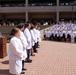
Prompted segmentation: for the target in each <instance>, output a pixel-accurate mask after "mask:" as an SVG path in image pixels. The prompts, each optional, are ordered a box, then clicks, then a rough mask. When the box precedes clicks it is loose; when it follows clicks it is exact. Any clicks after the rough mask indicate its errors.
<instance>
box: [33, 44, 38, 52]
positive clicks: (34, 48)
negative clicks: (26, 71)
mask: <svg viewBox="0 0 76 75" xmlns="http://www.w3.org/2000/svg"><path fill="white" fill-rule="evenodd" d="M36 48H37V43H35V45H34V46H33V50H34V52H37V50H36Z"/></svg>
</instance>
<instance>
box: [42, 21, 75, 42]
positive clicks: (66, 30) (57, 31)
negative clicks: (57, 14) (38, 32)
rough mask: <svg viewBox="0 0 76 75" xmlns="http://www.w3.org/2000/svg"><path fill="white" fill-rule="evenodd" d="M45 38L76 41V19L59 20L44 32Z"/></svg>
mask: <svg viewBox="0 0 76 75" xmlns="http://www.w3.org/2000/svg"><path fill="white" fill-rule="evenodd" d="M43 36H44V40H51V41H58V42H61V41H62V42H71V43H76V21H75V22H74V23H72V22H71V21H70V22H64V21H62V22H59V24H55V25H53V26H51V27H50V28H49V29H47V30H44V32H43Z"/></svg>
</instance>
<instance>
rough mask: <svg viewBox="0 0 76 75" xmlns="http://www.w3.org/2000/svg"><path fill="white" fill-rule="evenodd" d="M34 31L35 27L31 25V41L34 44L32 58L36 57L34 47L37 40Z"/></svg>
mask: <svg viewBox="0 0 76 75" xmlns="http://www.w3.org/2000/svg"><path fill="white" fill-rule="evenodd" d="M33 29H34V25H31V28H30V33H31V37H32V40H31V42H32V50H31V56H35V54H34V49H33V47H34V45H35V42H36V39H35V35H34V32H33Z"/></svg>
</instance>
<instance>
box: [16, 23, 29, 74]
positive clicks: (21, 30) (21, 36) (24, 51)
mask: <svg viewBox="0 0 76 75" xmlns="http://www.w3.org/2000/svg"><path fill="white" fill-rule="evenodd" d="M17 28H19V30H20V40H21V42H22V44H23V53H24V55H25V58H24V59H23V60H22V71H24V70H26V69H25V68H24V61H25V59H26V58H27V52H26V48H27V46H28V43H27V40H26V37H25V36H24V33H23V30H24V25H23V24H19V25H18V26H17ZM21 74H25V73H24V72H21Z"/></svg>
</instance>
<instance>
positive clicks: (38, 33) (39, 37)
mask: <svg viewBox="0 0 76 75" xmlns="http://www.w3.org/2000/svg"><path fill="white" fill-rule="evenodd" d="M37 41H38V42H40V41H41V35H40V31H39V30H37Z"/></svg>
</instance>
